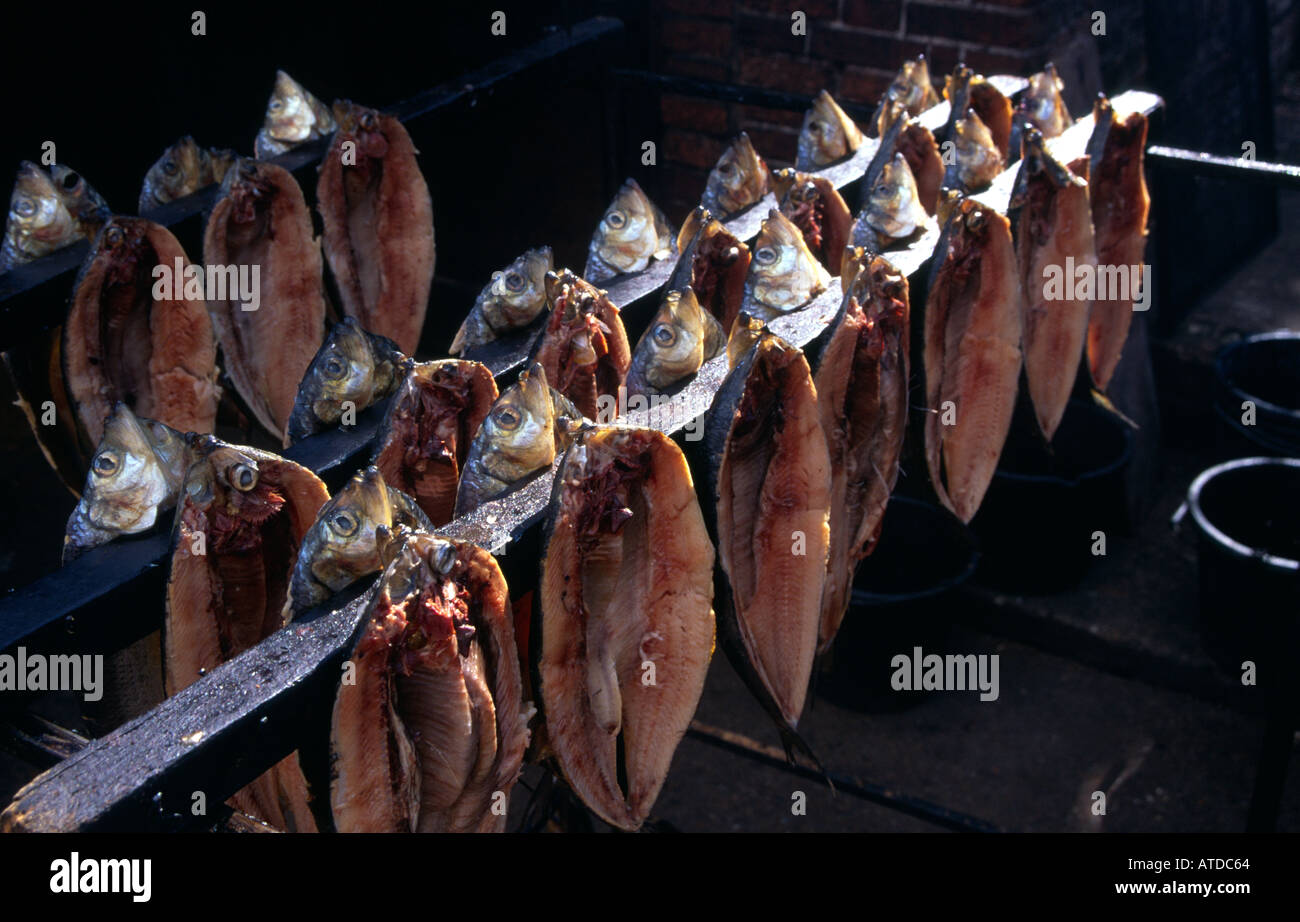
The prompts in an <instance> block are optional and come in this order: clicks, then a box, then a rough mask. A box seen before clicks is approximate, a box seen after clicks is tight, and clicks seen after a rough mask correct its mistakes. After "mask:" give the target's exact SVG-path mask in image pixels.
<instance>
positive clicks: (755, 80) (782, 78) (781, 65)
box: [740, 52, 831, 95]
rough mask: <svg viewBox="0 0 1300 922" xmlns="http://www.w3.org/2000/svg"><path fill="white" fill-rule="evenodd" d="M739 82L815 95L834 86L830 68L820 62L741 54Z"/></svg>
mask: <svg viewBox="0 0 1300 922" xmlns="http://www.w3.org/2000/svg"><path fill="white" fill-rule="evenodd" d="M740 82H741V83H745V84H748V85H750V86H764V87H768V88H769V89H773V90H784V91H785V92H787V93H807V94H809V95H812V94H813V93H816V92H817V91H818V90H821V89H824V88H825V87H829V86H830V85H831V68H830V65H828V64H826V63H824V62H821V61H814V60H810V59H808V58H796V57H794V56H792V55H788V54H777V53H775V52H766V53H761V54H751V53H746V52H741V55H740Z"/></svg>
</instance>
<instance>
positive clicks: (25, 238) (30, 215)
mask: <svg viewBox="0 0 1300 922" xmlns="http://www.w3.org/2000/svg"><path fill="white" fill-rule="evenodd" d="M81 236H82V235H81V232H80V229H79V227H78V224H77V221H76V219H75V218H74V217H73V216H72V214H71V213H70V212H69V211H68V208H67V206H66V205H65V204H64V202H63V199H62V197H61V196H60V195H59V193H58V190H57V189H55V186H54V181H53V180H52V179H51V178H50V176H49V174H47V173H46V172H45V171H44V170H42V169H41V168H40V167H38V166H37V165H36V164H34V163H32V162H30V161H27V160H24V161H23V162H22V164H21V165H20V166H19V167H18V178H17V179H16V180H15V182H14V190H13V194H12V195H11V196H10V198H9V213H8V216H7V219H6V222H5V235H4V243H3V245H2V246H0V272H8V271H9V270H10V269H12V268H14V267H15V266H21V265H24V264H25V263H29V262H32V261H33V260H36V259H40V258H41V257H42V256H45V255H47V254H49V253H53V252H54V251H55V250H59V249H62V248H63V247H65V246H68V245H69V244H71V243H75V242H76V241H77V240H79V239H81Z"/></svg>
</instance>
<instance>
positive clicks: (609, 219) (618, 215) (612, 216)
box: [605, 211, 627, 229]
mask: <svg viewBox="0 0 1300 922" xmlns="http://www.w3.org/2000/svg"><path fill="white" fill-rule="evenodd" d="M605 223H606V224H608V225H609V226H610V227H613V228H615V229H617V228H620V227H622V226H623V225H624V224H626V223H627V215H625V214H623V212H621V211H611V212H610V213H609V214H607V215H605Z"/></svg>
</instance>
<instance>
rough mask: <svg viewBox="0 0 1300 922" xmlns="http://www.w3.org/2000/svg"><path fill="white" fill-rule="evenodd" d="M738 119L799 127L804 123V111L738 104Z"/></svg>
mask: <svg viewBox="0 0 1300 922" xmlns="http://www.w3.org/2000/svg"><path fill="white" fill-rule="evenodd" d="M736 121H737V122H738V123H739V122H745V123H748V124H754V123H756V122H757V123H759V124H763V125H776V126H779V127H782V128H795V129H797V128H800V127H801V126H802V125H803V113H802V112H792V111H791V110H789V109H768V108H766V107H764V106H737V107H736Z"/></svg>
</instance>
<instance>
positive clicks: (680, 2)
mask: <svg viewBox="0 0 1300 922" xmlns="http://www.w3.org/2000/svg"><path fill="white" fill-rule="evenodd" d="M661 2H662V3H663V7H664V9H665V10H668V11H669V12H672V13H689V14H690V15H692V16H710V17H712V18H714V19H729V18H731V8H732V4H731V0H661Z"/></svg>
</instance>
